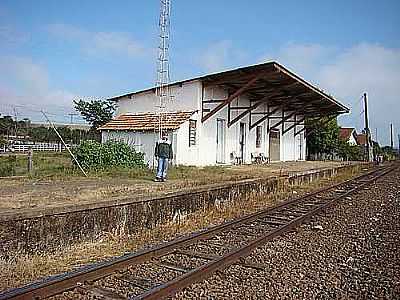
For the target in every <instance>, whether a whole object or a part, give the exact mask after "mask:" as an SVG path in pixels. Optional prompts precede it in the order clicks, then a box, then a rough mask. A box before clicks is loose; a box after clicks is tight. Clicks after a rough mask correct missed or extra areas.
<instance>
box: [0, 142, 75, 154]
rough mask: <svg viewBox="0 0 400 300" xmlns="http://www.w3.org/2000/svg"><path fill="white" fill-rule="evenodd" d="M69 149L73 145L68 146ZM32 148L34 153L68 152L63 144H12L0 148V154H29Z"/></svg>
mask: <svg viewBox="0 0 400 300" xmlns="http://www.w3.org/2000/svg"><path fill="white" fill-rule="evenodd" d="M67 147H68V148H71V145H69V144H67ZM30 148H32V150H33V151H54V152H61V151H64V150H66V148H65V146H64V145H63V144H62V143H32V144H11V145H9V146H7V147H6V146H5V145H4V146H0V152H8V153H9V152H27V151H28V150H29V149H30Z"/></svg>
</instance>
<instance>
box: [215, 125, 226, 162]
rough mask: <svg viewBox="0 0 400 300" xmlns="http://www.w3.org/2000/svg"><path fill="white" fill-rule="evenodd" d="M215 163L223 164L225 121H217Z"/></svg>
mask: <svg viewBox="0 0 400 300" xmlns="http://www.w3.org/2000/svg"><path fill="white" fill-rule="evenodd" d="M216 161H217V163H225V120H224V119H217V159H216Z"/></svg>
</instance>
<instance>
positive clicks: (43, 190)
mask: <svg viewBox="0 0 400 300" xmlns="http://www.w3.org/2000/svg"><path fill="white" fill-rule="evenodd" d="M43 159H45V157H44V158H43ZM43 165H46V164H45V163H44V164H43ZM338 165H340V163H338V162H286V163H273V164H267V165H242V166H217V167H204V168H196V167H184V166H180V167H174V168H171V169H170V171H169V180H168V181H167V182H165V183H162V184H160V183H155V182H153V181H152V176H153V174H152V172H151V171H149V170H147V171H143V172H141V173H140V172H139V173H138V172H137V170H134V169H132V170H129V169H127V170H110V171H109V172H103V173H99V174H92V175H91V177H90V178H82V177H78V176H69V177H68V176H65V177H57V176H49V177H41V178H28V179H24V180H13V181H12V180H1V182H0V194H1V195H2V201H1V202H0V213H1V211H9V210H13V209H22V208H32V207H35V208H37V207H42V208H45V207H48V206H51V207H54V206H64V205H69V204H73V205H77V204H80V203H88V202H100V201H104V200H113V199H120V198H126V197H132V195H135V197H136V196H149V195H152V196H156V195H159V194H162V193H164V192H172V191H179V190H181V189H183V188H190V187H194V186H201V185H204V184H210V183H222V182H226V181H236V180H241V179H248V178H262V177H264V178H265V177H271V176H279V175H282V174H287V173H295V172H302V171H306V170H310V169H321V168H331V167H335V166H338ZM96 176H97V177H96Z"/></svg>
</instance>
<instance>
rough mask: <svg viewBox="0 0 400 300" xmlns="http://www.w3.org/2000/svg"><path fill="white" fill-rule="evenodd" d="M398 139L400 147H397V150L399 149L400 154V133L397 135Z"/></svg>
mask: <svg viewBox="0 0 400 300" xmlns="http://www.w3.org/2000/svg"><path fill="white" fill-rule="evenodd" d="M397 139H398V141H399V145H398V147H399V149H397V150H398V151H399V156H400V134H398V135H397Z"/></svg>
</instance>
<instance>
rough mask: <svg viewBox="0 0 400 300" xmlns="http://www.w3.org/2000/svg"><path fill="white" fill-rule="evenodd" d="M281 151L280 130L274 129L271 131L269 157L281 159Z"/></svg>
mask: <svg viewBox="0 0 400 300" xmlns="http://www.w3.org/2000/svg"><path fill="white" fill-rule="evenodd" d="M280 152H281V141H280V132H279V130H276V129H272V130H271V131H270V132H269V159H270V161H279V160H280Z"/></svg>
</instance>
